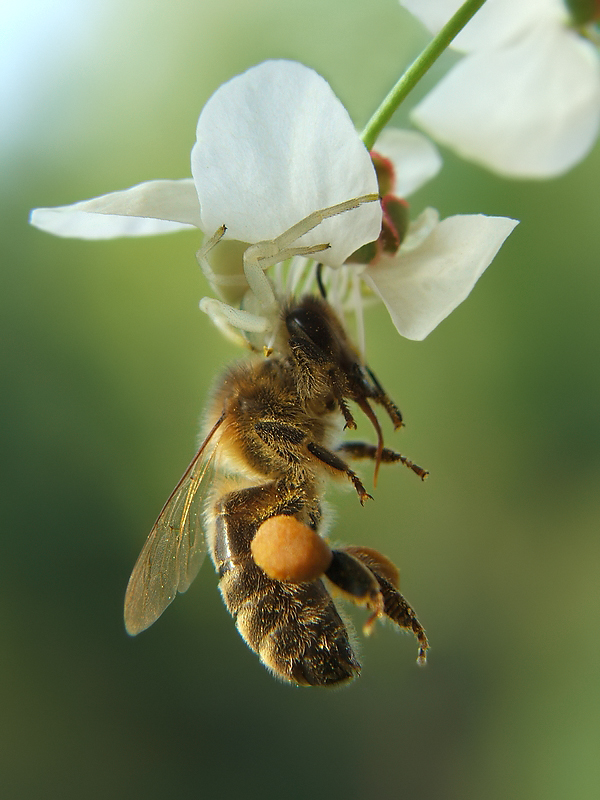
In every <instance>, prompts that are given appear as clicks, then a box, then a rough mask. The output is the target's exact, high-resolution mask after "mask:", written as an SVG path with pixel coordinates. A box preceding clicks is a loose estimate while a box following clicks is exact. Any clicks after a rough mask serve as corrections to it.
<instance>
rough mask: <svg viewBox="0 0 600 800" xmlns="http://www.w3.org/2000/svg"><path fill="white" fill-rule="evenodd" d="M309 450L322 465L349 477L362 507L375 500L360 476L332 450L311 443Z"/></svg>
mask: <svg viewBox="0 0 600 800" xmlns="http://www.w3.org/2000/svg"><path fill="white" fill-rule="evenodd" d="M307 449H308V450H309V452H310V453H312V454H313V456H315V458H317V459H318V460H319V461H320V462H321V463H323V464H325V465H326V466H328V467H331V468H332V469H334V470H337V471H338V472H343V473H345V474H346V475H347V476H348V478H349V479H350V480H351V481H352V483H353V485H354V488H355V489H356V493H357V494H358V499H359V500H360V503H361V505H363V506H364V504H365V503H366V501H367V500H372V499H373V498H372V497H371V495H370V494H369V493H368V492H367V490H366V489H365V487H364V486H363V484H362V481H361V480H360V478H359V477H358V475H357V474H356V473H355V472H353V471H352V470H351V469H350V467H349V466H348V465H347V464H346V462H345V461H342V459H341V458H340V457H339V456H337V455H336V454H335V453H332V452H331V450H327V448H326V447H321V445H319V444H315V443H314V442H309V443H308V444H307Z"/></svg>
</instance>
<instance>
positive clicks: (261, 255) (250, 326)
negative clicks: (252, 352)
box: [196, 194, 380, 341]
mask: <svg viewBox="0 0 600 800" xmlns="http://www.w3.org/2000/svg"><path fill="white" fill-rule="evenodd" d="M379 199H380V198H379V195H377V194H365V195H361V196H360V197H355V198H353V199H352V200H346V201H345V202H343V203H337V204H336V205H333V206H328V207H327V208H322V209H319V210H318V211H313V212H312V213H311V214H309V215H308V216H306V217H304V219H301V220H300V222H297V223H296V224H295V225H292V227H291V228H288V229H287V230H286V231H284V232H283V233H282V234H280V235H279V236H277V237H275V239H265V240H264V241H261V242H256V243H255V244H251V245H249V247H248V248H247V249H246V250H245V251H244V255H243V266H244V275H243V276H242V275H217V274H216V273H215V272H214V271H213V270H212V268H211V267H210V265H209V263H208V261H207V259H206V256H207V255H208V252H209V251H210V250H211V249H212V248H213V247H214V246H215V245H216V244H217V243H218V242H219V241H220V239H221V238H222V237H223V235H224V234H225V231H226V230H227V228H226V226H225V225H222V226H221V227H220V228H219V229H218V230H217V231H216V232H215V233H214V234H213V235H212V236H211V237H210V239H208V240H207V241H206V242H205V243H204V245H203V246H202V247H201V248H200V250H198V252H197V253H196V258H197V259H198V263H199V264H200V266H201V267H202V270H203V272H204V274H205V276H206V278H207V279H208V281H209V282H210V283H211V284H213V285H215V286H217V287H218V286H232V285H235V286H240V285H247V286H248V287H249V288H250V291H251V292H252V295H253V296H254V299H255V300H256V302H257V304H258V308H259V312H260V313H253V312H252V311H244V310H242V309H239V308H234V306H231V305H229V304H227V303H224V302H222V301H221V300H215V299H214V298H212V297H204V298H202V300H201V301H200V309H201V311H204V312H205V313H206V314H208V316H209V317H210V318H211V320H212V321H213V322H214V323H215V325H216V326H217V327H218V328H219V329H221V330H222V331H223V332H224V333H226V334H227V335H228V336H229V337H230V338H234V339H235V340H237V341H239V340H240V338H242V339H243V337H242V336H241V334H239V333H238V331H243V332H245V333H246V334H248V333H267V332H268V331H271V330H272V329H273V328H274V325H275V320H276V318H277V316H278V310H279V303H278V299H277V297H276V296H275V292H274V291H273V286H272V284H271V282H270V280H269V279H268V278H267V276H266V275H265V270H266V269H268V268H269V267H272V266H273V265H275V264H279V263H281V262H282V261H287V260H288V259H289V258H292V257H293V256H310V255H314V254H315V253H319V252H322V251H323V250H327V249H328V248H329V247H330V245H329V243H324V244H314V245H308V246H306V247H299V246H297V247H293V246H292V245H293V244H294V242H295V241H296V240H297V239H299V238H300V237H301V236H304V234H306V233H308V232H309V231H311V230H312V229H313V228H316V227H317V225H319V224H320V223H321V222H323V220H325V219H327V218H328V217H334V216H336V215H337V214H343V213H344V212H345V211H350V210H352V209H353V208H358V206H360V205H362V204H363V203H374V202H375V201H378V200H379ZM244 341H246V340H244Z"/></svg>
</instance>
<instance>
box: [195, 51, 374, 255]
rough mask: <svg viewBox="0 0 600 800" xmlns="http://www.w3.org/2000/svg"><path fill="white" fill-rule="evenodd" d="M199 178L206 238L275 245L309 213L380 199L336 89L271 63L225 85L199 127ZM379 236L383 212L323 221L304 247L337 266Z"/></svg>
mask: <svg viewBox="0 0 600 800" xmlns="http://www.w3.org/2000/svg"><path fill="white" fill-rule="evenodd" d="M192 174H193V176H194V180H195V182H196V188H197V191H198V197H199V200H200V205H201V208H202V229H203V230H204V231H205V232H206V233H212V232H213V231H215V230H217V228H219V226H221V225H226V226H227V234H226V235H227V236H229V237H230V238H232V239H239V240H241V241H244V242H250V243H254V242H258V241H261V240H263V239H272V238H274V237H276V236H278V235H279V234H281V233H283V232H284V231H285V230H287V229H289V228H290V227H291V226H292V225H294V224H295V223H296V222H299V221H300V220H301V219H303V218H304V217H305V216H307V215H308V214H310V213H312V212H313V211H317V210H319V209H322V208H326V207H328V206H331V205H334V204H336V203H341V202H344V201H346V200H350V199H352V198H355V197H358V196H360V195H363V194H370V193H372V192H374V193H377V179H376V176H375V170H374V169H373V165H372V163H371V159H370V157H369V154H368V152H367V150H366V148H365V146H364V145H363V143H362V141H361V139H360V137H359V136H358V134H357V133H356V131H355V129H354V125H353V124H352V121H351V119H350V117H349V116H348V112H347V111H346V109H345V108H344V107H343V105H342V104H341V103H340V101H339V100H338V99H337V97H336V96H335V95H334V94H333V92H332V90H331V88H330V86H329V84H328V83H327V81H325V80H324V79H323V78H321V77H320V75H318V74H317V73H316V72H314V71H313V70H312V69H309V68H308V67H304V66H303V65H302V64H298V63H296V62H293V61H267V62H265V63H263V64H259V65H258V66H257V67H253V68H252V69H250V70H248V71H247V72H245V73H243V74H242V75H239V76H237V77H236V78H233V79H232V80H230V81H229V82H228V83H225V84H224V85H223V86H221V87H220V88H219V89H218V90H217V91H216V92H215V94H214V95H213V96H212V97H211V98H210V100H209V101H208V103H207V104H206V106H205V107H204V109H203V110H202V113H201V114H200V119H199V120H198V129H197V142H196V144H195V146H194V149H193V150H192ZM380 229H381V209H380V206H379V203H368V204H365V205H363V206H362V207H360V208H358V209H356V210H353V211H348V212H346V213H344V214H342V215H340V216H338V217H334V218H331V219H329V220H325V221H324V222H323V223H321V224H320V225H319V226H318V227H317V228H316V229H315V230H314V231H312V232H311V233H309V234H308V235H306V236H303V237H302V239H301V240H300V241H301V244H302V245H309V244H318V243H326V242H329V243H331V248H330V249H329V250H327V251H326V253H323V254H322V255H320V256H319V259H320V260H322V261H323V262H324V263H326V264H329V265H330V266H338V265H339V264H341V263H342V262H343V261H344V260H345V259H346V258H347V257H348V256H349V255H350V254H351V253H353V252H354V251H355V250H356V249H358V247H360V246H361V245H363V244H365V243H366V242H370V241H373V240H375V239H376V238H377V237H378V235H379V231H380Z"/></svg>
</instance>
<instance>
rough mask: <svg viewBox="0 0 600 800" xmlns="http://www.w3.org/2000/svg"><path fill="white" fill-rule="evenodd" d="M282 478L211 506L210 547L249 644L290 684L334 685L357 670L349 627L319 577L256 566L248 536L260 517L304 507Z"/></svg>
mask: <svg viewBox="0 0 600 800" xmlns="http://www.w3.org/2000/svg"><path fill="white" fill-rule="evenodd" d="M296 497H297V493H295V492H293V493H291V494H287V495H286V493H285V491H283V490H282V486H281V484H280V482H276V481H273V482H270V483H267V484H264V485H262V486H253V487H249V488H247V489H239V490H236V491H233V492H230V493H229V494H227V495H225V496H224V497H221V498H220V499H219V500H218V502H217V503H216V504H215V507H214V524H213V526H212V534H211V537H209V544H210V551H211V556H212V559H213V562H214V564H215V568H216V569H217V572H218V574H219V578H220V581H219V588H220V590H221V594H222V597H223V600H224V602H225V605H226V606H227V609H228V610H229V612H230V614H231V615H232V617H233V619H234V621H235V624H236V626H237V629H238V631H239V633H240V635H241V636H242V638H243V639H244V641H245V642H246V644H247V645H248V646H249V647H250V648H251V649H252V650H253V651H254V652H255V653H257V655H258V656H259V658H260V660H261V661H262V663H263V664H264V666H265V667H267V669H269V670H271V671H272V672H273V673H274V674H275V675H276V676H278V677H280V678H282V679H283V680H285V681H288V682H289V683H295V684H299V685H301V686H333V685H336V684H340V683H344V682H347V681H350V680H352V679H353V678H354V677H356V676H357V675H358V674H359V673H360V664H359V662H358V661H357V659H356V656H355V654H354V652H353V649H352V645H351V644H350V640H349V637H348V631H347V629H346V626H345V625H344V622H343V621H342V619H341V617H340V616H339V614H338V612H337V609H336V607H335V605H334V603H333V600H332V599H331V597H330V595H329V593H328V592H327V590H326V588H325V586H324V584H323V582H322V581H321V580H314V581H307V582H303V583H287V582H284V581H280V580H275V579H272V578H270V577H268V575H266V574H265V572H264V571H263V570H262V569H261V568H260V567H259V566H257V564H256V563H255V561H254V559H253V557H252V551H251V542H252V539H253V538H254V536H255V534H256V532H257V529H258V527H259V526H260V524H261V522H264V520H265V519H268V518H269V517H271V516H274V515H275V514H290V515H296V514H300V513H301V512H302V511H303V504H302V502H301V501H300V502H297V501H296V499H295V498H296Z"/></svg>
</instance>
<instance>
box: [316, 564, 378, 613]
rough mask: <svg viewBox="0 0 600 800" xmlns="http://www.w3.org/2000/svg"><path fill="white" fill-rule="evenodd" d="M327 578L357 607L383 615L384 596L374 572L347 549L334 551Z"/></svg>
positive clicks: (326, 574) (327, 570) (326, 571)
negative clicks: (363, 606) (360, 606)
mask: <svg viewBox="0 0 600 800" xmlns="http://www.w3.org/2000/svg"><path fill="white" fill-rule="evenodd" d="M325 576H326V577H327V578H328V579H329V580H330V581H331V582H332V583H333V584H335V586H336V587H337V588H338V589H340V590H341V591H342V592H343V593H344V594H345V595H347V596H348V597H349V599H350V600H352V602H353V603H356V604H357V605H366V607H367V608H368V609H370V610H371V611H372V612H373V613H374V615H375V616H376V617H377V616H379V615H380V614H382V613H383V595H382V594H381V590H380V588H379V583H378V582H377V578H376V577H375V575H374V574H373V572H372V571H371V570H370V569H369V568H368V567H367V566H365V565H364V564H363V563H362V562H361V561H360V560H359V559H358V558H356V557H355V556H353V555H352V554H351V553H349V552H348V551H347V550H346V549H342V550H332V560H331V564H330V565H329V567H328V568H327V569H326V570H325Z"/></svg>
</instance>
